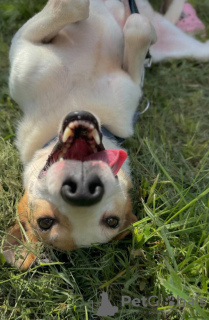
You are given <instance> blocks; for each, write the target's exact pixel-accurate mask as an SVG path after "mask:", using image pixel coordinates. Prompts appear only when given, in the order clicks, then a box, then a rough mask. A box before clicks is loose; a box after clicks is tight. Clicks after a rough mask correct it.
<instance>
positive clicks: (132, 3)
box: [129, 0, 139, 13]
mask: <svg viewBox="0 0 209 320" xmlns="http://www.w3.org/2000/svg"><path fill="white" fill-rule="evenodd" d="M129 7H130V10H131V13H139V10H138V8H137V6H136V2H135V1H134V0H129Z"/></svg>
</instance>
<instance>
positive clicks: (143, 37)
mask: <svg viewBox="0 0 209 320" xmlns="http://www.w3.org/2000/svg"><path fill="white" fill-rule="evenodd" d="M155 41H156V33H155V30H154V28H153V26H152V24H151V23H150V22H149V20H148V19H147V18H146V17H144V16H142V15H140V14H132V15H131V16H129V18H128V19H127V21H126V24H125V26H124V45H125V48H124V60H123V69H124V70H125V71H126V72H127V73H128V74H129V75H130V77H131V78H132V80H133V81H134V82H135V83H137V84H138V85H140V84H141V79H142V73H143V70H144V60H145V57H146V54H147V51H148V50H149V47H150V45H151V44H153V43H154V42H155Z"/></svg>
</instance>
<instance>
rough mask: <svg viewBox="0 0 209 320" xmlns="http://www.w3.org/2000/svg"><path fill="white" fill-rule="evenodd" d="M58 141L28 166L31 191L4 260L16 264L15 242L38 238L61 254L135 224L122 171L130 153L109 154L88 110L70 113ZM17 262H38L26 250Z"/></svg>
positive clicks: (127, 181) (116, 234)
mask: <svg viewBox="0 0 209 320" xmlns="http://www.w3.org/2000/svg"><path fill="white" fill-rule="evenodd" d="M59 132H60V133H59V137H58V138H57V142H56V143H55V145H54V147H53V150H52V151H51V153H50V155H49V156H48V158H46V154H47V152H48V150H49V148H50V146H48V147H46V148H45V149H43V150H41V151H39V152H38V153H37V155H36V156H35V158H34V159H33V161H32V162H31V164H29V165H28V167H27V168H26V180H27V191H26V193H25V194H24V197H23V198H22V199H21V201H20V203H19V206H18V213H19V219H18V220H17V221H16V222H15V225H14V226H13V227H12V228H11V229H10V230H9V236H8V237H7V240H6V242H5V256H6V259H7V260H8V261H9V262H10V263H12V264H15V257H14V256H15V251H14V250H13V249H11V244H19V242H20V239H22V240H23V243H24V242H25V243H26V242H27V240H29V241H30V242H32V243H34V244H35V243H36V242H37V241H38V240H41V241H43V242H44V243H47V244H51V245H52V246H54V247H55V248H58V249H62V250H72V249H75V248H77V247H82V246H90V245H91V244H93V243H105V242H108V241H110V240H111V239H113V238H116V239H121V238H123V237H124V236H125V235H126V234H127V232H123V233H120V231H121V230H123V229H125V228H127V227H128V225H130V224H131V223H133V222H135V221H136V217H135V215H133V214H132V207H131V200H130V198H129V195H128V190H129V189H130V187H131V182H130V179H129V177H128V176H127V174H126V173H125V172H124V171H123V170H122V169H121V166H122V164H123V163H124V161H125V159H126V157H127V154H126V152H125V151H123V150H120V149H113V150H105V148H104V146H103V144H102V133H101V130H100V126H99V124H98V121H97V119H96V118H95V117H94V116H93V115H92V114H90V113H88V112H73V113H70V114H69V115H68V116H67V117H66V118H65V119H64V121H63V122H62V125H61V129H60V131H59ZM21 255H22V256H23V259H21V258H19V259H18V260H17V262H16V265H17V266H20V267H21V268H22V269H26V268H27V267H28V266H29V265H30V264H31V263H32V261H33V260H34V259H35V255H34V254H31V253H30V254H29V255H27V257H26V253H25V250H24V248H23V249H22V252H21Z"/></svg>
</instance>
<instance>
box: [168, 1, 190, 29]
mask: <svg viewBox="0 0 209 320" xmlns="http://www.w3.org/2000/svg"><path fill="white" fill-rule="evenodd" d="M184 2H185V0H173V1H172V2H171V4H170V6H169V8H168V10H167V11H166V13H165V18H166V19H168V20H169V21H170V22H171V23H173V24H176V22H177V21H178V19H179V17H180V15H181V12H182V10H183V6H184Z"/></svg>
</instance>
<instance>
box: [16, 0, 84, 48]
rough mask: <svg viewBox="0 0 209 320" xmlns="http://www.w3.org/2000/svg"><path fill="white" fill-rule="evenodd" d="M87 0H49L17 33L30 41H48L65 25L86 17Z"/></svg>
mask: <svg viewBox="0 0 209 320" xmlns="http://www.w3.org/2000/svg"><path fill="white" fill-rule="evenodd" d="M88 16H89V0H49V1H48V3H47V4H46V6H45V7H44V9H43V10H42V11H41V12H39V13H38V14H37V15H35V16H34V17H33V18H32V19H30V20H29V21H28V22H27V23H26V24H25V25H24V26H23V27H22V28H21V29H20V30H19V32H18V35H19V36H21V37H23V38H24V39H25V40H28V41H31V42H49V41H50V40H51V39H53V37H54V36H55V35H56V34H57V33H58V32H59V31H60V30H61V29H62V28H64V27H65V26H66V25H68V24H70V23H74V22H78V21H82V20H85V19H87V18H88Z"/></svg>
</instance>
